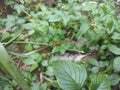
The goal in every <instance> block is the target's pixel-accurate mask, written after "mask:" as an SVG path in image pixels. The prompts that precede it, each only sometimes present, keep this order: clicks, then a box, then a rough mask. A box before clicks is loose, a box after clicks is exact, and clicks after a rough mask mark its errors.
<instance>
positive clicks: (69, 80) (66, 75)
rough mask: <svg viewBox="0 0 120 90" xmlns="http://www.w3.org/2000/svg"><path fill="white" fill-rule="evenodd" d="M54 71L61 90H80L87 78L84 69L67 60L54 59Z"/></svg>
mask: <svg viewBox="0 0 120 90" xmlns="http://www.w3.org/2000/svg"><path fill="white" fill-rule="evenodd" d="M53 65H54V67H53V68H54V72H55V76H56V78H57V80H58V83H59V85H60V87H61V88H62V89H63V90H80V89H81V88H82V86H83V85H84V82H85V80H86V78H87V72H86V69H85V68H84V67H82V66H79V65H76V64H74V63H72V62H69V61H55V62H54V63H53Z"/></svg>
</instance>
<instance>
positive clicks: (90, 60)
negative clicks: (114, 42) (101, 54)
mask: <svg viewBox="0 0 120 90" xmlns="http://www.w3.org/2000/svg"><path fill="white" fill-rule="evenodd" d="M88 63H90V64H92V65H95V66H98V61H97V60H96V59H94V58H90V59H89V60H88Z"/></svg>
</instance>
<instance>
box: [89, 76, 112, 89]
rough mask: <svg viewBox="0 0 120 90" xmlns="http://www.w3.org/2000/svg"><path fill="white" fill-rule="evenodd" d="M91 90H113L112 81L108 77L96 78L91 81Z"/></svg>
mask: <svg viewBox="0 0 120 90" xmlns="http://www.w3.org/2000/svg"><path fill="white" fill-rule="evenodd" d="M89 90H111V89H110V81H109V79H108V78H107V76H106V75H98V76H94V77H93V78H92V80H91V84H90V89H89Z"/></svg>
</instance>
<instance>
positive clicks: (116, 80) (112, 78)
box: [109, 74, 120, 86]
mask: <svg viewBox="0 0 120 90" xmlns="http://www.w3.org/2000/svg"><path fill="white" fill-rule="evenodd" d="M109 80H110V83H111V85H113V86H115V85H117V84H118V83H119V81H120V77H119V75H117V74H112V75H110V76H109Z"/></svg>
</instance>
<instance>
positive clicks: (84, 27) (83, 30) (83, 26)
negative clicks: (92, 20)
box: [80, 23, 90, 34]
mask: <svg viewBox="0 0 120 90" xmlns="http://www.w3.org/2000/svg"><path fill="white" fill-rule="evenodd" d="M89 27H90V26H89V24H87V23H84V24H82V25H81V27H80V31H81V33H83V34H84V33H86V32H87V31H88V29H89Z"/></svg>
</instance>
